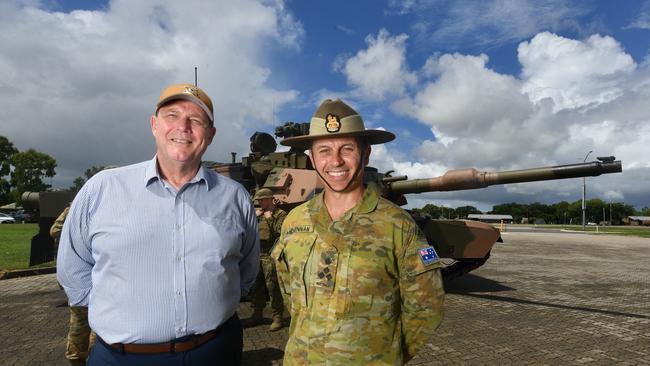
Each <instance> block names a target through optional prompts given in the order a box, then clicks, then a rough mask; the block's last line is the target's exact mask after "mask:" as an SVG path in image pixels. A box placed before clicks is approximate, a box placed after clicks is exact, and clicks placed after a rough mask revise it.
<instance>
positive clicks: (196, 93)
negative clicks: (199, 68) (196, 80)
mask: <svg viewBox="0 0 650 366" xmlns="http://www.w3.org/2000/svg"><path fill="white" fill-rule="evenodd" d="M183 92H184V93H188V94H192V95H194V96H195V97H197V98H198V97H199V88H197V87H195V86H186V87H185V90H183Z"/></svg>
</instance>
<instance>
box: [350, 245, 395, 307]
mask: <svg viewBox="0 0 650 366" xmlns="http://www.w3.org/2000/svg"><path fill="white" fill-rule="evenodd" d="M391 268H392V259H391V258H390V257H386V256H382V255H377V254H376V252H359V251H355V250H352V253H351V256H350V258H349V263H348V266H347V271H346V272H347V286H345V287H343V288H341V289H340V290H339V295H340V296H343V297H344V298H345V299H346V301H345V302H344V304H345V305H344V308H343V309H342V310H343V313H344V315H345V316H356V315H361V314H363V315H368V316H373V315H377V316H384V317H390V316H393V315H394V314H396V313H397V312H398V310H399V281H398V280H397V277H396V276H395V274H394V273H393V271H392V270H391Z"/></svg>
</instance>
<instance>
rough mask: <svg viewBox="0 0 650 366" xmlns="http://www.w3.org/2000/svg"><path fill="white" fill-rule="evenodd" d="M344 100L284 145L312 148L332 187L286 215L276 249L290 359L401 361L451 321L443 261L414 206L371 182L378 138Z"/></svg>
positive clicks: (327, 104) (321, 111) (382, 138)
mask: <svg viewBox="0 0 650 366" xmlns="http://www.w3.org/2000/svg"><path fill="white" fill-rule="evenodd" d="M394 138H395V136H394V135H393V134H392V133H390V132H386V131H380V130H366V129H365V127H364V126H363V120H362V119H361V117H360V116H359V115H358V113H357V112H356V111H354V110H353V109H352V108H350V107H349V106H348V105H346V104H345V103H343V102H342V101H341V100H338V99H337V100H336V101H331V100H326V101H324V102H323V103H322V104H321V105H320V107H319V108H318V109H317V110H316V112H315V114H314V116H313V117H312V120H311V124H310V129H309V135H307V136H298V137H291V138H287V139H285V140H283V141H282V142H281V144H283V145H288V146H292V147H298V148H303V149H309V150H310V157H311V161H312V164H313V166H314V167H315V169H316V172H317V173H318V175H319V176H320V178H321V180H322V181H323V183H324V185H325V187H324V191H323V193H322V194H318V195H316V196H315V197H314V198H312V199H311V200H310V201H308V202H306V203H304V204H302V205H300V206H298V207H296V208H295V209H293V210H292V211H291V212H290V213H289V215H288V216H287V218H286V220H285V221H284V224H283V226H282V233H281V236H280V239H279V240H278V243H277V245H276V246H275V247H274V249H273V252H272V254H271V256H272V257H273V259H274V260H275V261H276V268H277V272H278V277H279V283H280V288H281V291H282V293H283V295H284V296H285V304H286V305H287V308H288V309H289V312H290V313H291V325H290V329H289V340H288V342H287V346H286V349H285V353H284V365H285V366H291V365H307V364H318V365H321V364H327V365H350V364H353V365H401V364H404V363H406V362H407V361H408V360H410V359H411V358H413V356H415V354H416V353H417V352H418V350H419V349H420V347H422V346H423V344H424V342H425V341H426V340H427V339H429V338H430V337H431V336H432V334H433V332H434V330H435V329H436V328H437V327H438V325H439V324H440V322H441V321H442V305H443V298H444V292H443V289H442V277H441V275H440V267H441V264H440V261H439V258H438V256H437V254H436V252H435V250H434V248H433V247H432V246H430V245H429V244H428V243H427V240H426V238H425V237H424V235H423V234H422V232H421V231H420V230H419V228H418V227H417V225H416V224H415V222H414V221H413V219H412V218H411V217H410V215H409V214H408V213H406V212H405V211H404V210H402V209H401V208H399V207H398V206H396V205H394V204H393V203H391V202H390V201H388V200H386V199H384V198H382V197H381V196H380V192H379V191H378V187H377V186H375V185H369V186H368V187H365V186H364V185H363V174H364V173H363V169H364V167H365V166H366V164H367V163H368V160H369V155H370V145H371V144H380V143H384V142H388V141H390V140H392V139H394Z"/></svg>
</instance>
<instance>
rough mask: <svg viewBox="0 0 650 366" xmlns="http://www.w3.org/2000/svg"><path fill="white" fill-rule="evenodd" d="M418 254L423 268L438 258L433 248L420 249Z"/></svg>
mask: <svg viewBox="0 0 650 366" xmlns="http://www.w3.org/2000/svg"><path fill="white" fill-rule="evenodd" d="M419 253H420V259H422V263H424V265H425V266H428V265H429V264H431V263H433V262H435V261H437V260H438V259H439V258H440V257H438V253H436V250H435V249H433V247H426V248H422V249H420V250H419Z"/></svg>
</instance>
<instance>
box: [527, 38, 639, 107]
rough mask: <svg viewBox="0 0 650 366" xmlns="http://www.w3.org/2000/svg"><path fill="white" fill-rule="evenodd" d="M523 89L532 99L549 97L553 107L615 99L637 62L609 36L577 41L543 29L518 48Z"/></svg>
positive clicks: (582, 104) (587, 105) (597, 102)
mask: <svg viewBox="0 0 650 366" xmlns="http://www.w3.org/2000/svg"><path fill="white" fill-rule="evenodd" d="M518 55H519V62H521V65H522V67H523V69H522V78H523V80H524V85H523V88H522V89H523V91H524V92H525V93H527V94H528V95H529V97H530V99H531V100H532V101H533V102H539V101H541V100H542V99H544V98H551V99H552V100H553V102H554V103H555V107H554V109H555V111H558V110H561V109H565V108H571V109H575V108H580V107H593V106H594V105H598V104H602V103H607V102H610V101H612V100H614V99H617V98H618V97H620V96H621V94H622V93H623V92H624V88H625V86H626V85H627V84H628V82H627V77H628V76H629V75H630V74H631V73H632V72H633V71H634V70H635V68H636V64H635V63H634V60H633V59H632V57H630V55H628V54H626V53H625V52H624V51H623V50H622V48H621V45H620V44H619V43H618V42H616V40H614V39H613V38H611V37H607V36H605V37H603V36H600V35H597V34H596V35H593V36H591V37H589V38H588V39H586V40H585V41H578V40H573V39H568V38H564V37H560V36H557V35H555V34H552V33H549V32H544V33H540V34H537V35H536V36H535V37H534V38H533V39H532V40H531V41H530V42H522V43H521V44H520V45H519V48H518Z"/></svg>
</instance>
